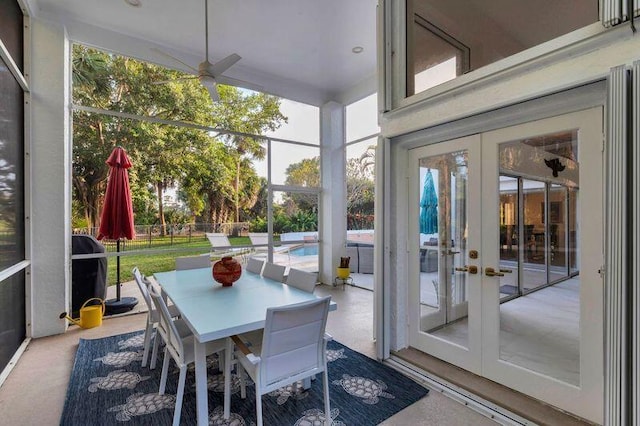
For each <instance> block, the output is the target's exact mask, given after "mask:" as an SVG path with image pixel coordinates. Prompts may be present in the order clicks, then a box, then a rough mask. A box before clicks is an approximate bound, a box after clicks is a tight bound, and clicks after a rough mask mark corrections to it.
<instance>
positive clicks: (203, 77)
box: [151, 0, 262, 102]
mask: <svg viewBox="0 0 640 426" xmlns="http://www.w3.org/2000/svg"><path fill="white" fill-rule="evenodd" d="M204 34H205V35H204V37H205V38H204V45H205V59H204V62H201V63H200V65H198V69H195V68H194V67H192V66H191V65H189V64H186V63H184V62H183V61H181V60H180V59H178V58H176V57H174V56H172V55H170V54H168V53H166V52H163V51H162V50H160V49H156V48H153V47H152V48H151V49H152V50H153V51H155V52H158V53H160V54H162V55H164V56H166V57H169V58H171V59H173V60H174V61H176V62H179V63H181V64H182V65H184V66H185V67H187V68H188V69H190V70H191V71H192V74H194V75H193V77H183V78H178V79H175V80H166V81H158V82H155V83H154V84H165V83H170V82H175V81H181V80H191V79H195V78H197V79H198V80H200V83H202V85H203V86H204V87H205V88H206V89H207V91H208V92H209V95H210V96H211V100H212V101H213V102H217V101H219V100H220V95H219V94H218V89H217V88H216V85H217V84H218V83H220V84H226V85H229V86H239V87H244V88H245V89H250V90H255V91H261V90H262V87H260V86H258V85H255V84H253V83H249V82H247V81H242V80H238V79H235V78H231V77H227V76H224V75H222V73H223V72H225V71H226V70H228V69H229V68H231V66H233V65H234V64H235V63H236V62H238V61H239V60H240V59H241V58H240V55H238V54H236V53H233V54H231V55H229V56H227V57H226V58H223V59H221V60H219V61H218V62H216V63H215V64H212V63H211V62H209V0H205V2H204Z"/></svg>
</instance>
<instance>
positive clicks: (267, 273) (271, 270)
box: [262, 262, 287, 283]
mask: <svg viewBox="0 0 640 426" xmlns="http://www.w3.org/2000/svg"><path fill="white" fill-rule="evenodd" d="M286 269H287V268H286V267H285V266H284V265H276V264H275V263H271V262H267V263H265V264H264V269H263V270H262V276H263V277H265V278H269V279H270V280H274V281H278V282H280V283H281V282H282V281H284V271H285V270H286Z"/></svg>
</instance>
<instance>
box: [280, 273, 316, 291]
mask: <svg viewBox="0 0 640 426" xmlns="http://www.w3.org/2000/svg"><path fill="white" fill-rule="evenodd" d="M317 281H318V275H317V274H315V273H313V272H307V271H301V270H300V269H295V268H289V275H287V281H286V284H287V285H290V286H291V287H295V288H299V289H300V290H303V291H306V292H307V293H313V290H314V289H315V288H316V282H317Z"/></svg>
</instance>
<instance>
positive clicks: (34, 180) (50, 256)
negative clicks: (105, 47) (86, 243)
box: [30, 19, 71, 337]
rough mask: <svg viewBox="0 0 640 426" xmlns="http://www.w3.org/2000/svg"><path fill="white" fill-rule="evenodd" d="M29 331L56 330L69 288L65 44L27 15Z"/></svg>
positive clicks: (52, 28)
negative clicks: (29, 41) (29, 40)
mask: <svg viewBox="0 0 640 426" xmlns="http://www.w3.org/2000/svg"><path fill="white" fill-rule="evenodd" d="M31 26H32V46H31V58H30V60H31V76H30V87H31V100H32V109H31V170H32V176H31V198H32V200H31V205H32V208H31V210H32V212H33V213H32V218H31V225H32V227H31V259H32V264H31V285H32V288H31V294H32V298H31V301H30V302H31V312H32V318H31V330H32V336H33V337H42V336H48V335H52V334H58V333H62V332H64V331H65V330H66V323H65V321H64V320H61V319H59V318H58V315H59V314H60V313H61V312H63V311H66V310H67V307H68V306H69V298H70V292H69V291H68V287H69V285H68V283H69V282H70V265H69V262H70V260H69V259H70V252H71V230H70V227H69V223H70V219H69V217H70V207H71V201H70V189H69V188H70V186H69V185H70V174H71V166H70V165H71V160H70V139H69V138H70V135H69V133H70V125H69V120H70V119H69V85H68V84H69V69H70V66H69V53H70V52H69V43H68V40H67V37H66V33H65V30H64V28H62V27H61V26H58V25H54V24H51V23H48V22H45V21H42V20H36V19H32V21H31Z"/></svg>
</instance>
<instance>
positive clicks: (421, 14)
mask: <svg viewBox="0 0 640 426" xmlns="http://www.w3.org/2000/svg"><path fill="white" fill-rule="evenodd" d="M407 21H408V24H407V37H406V39H407V52H406V55H407V68H406V69H407V78H406V88H407V91H406V96H407V97H409V96H412V95H414V94H417V93H420V92H421V91H424V90H427V89H429V88H431V87H434V86H437V85H439V84H441V83H444V82H446V81H449V80H451V79H453V78H455V77H457V76H460V75H462V74H464V73H466V72H470V71H474V70H477V69H479V68H482V67H484V66H486V65H489V64H491V63H493V62H496V61H499V60H500V59H503V58H507V57H509V56H511V55H514V54H516V53H518V52H522V51H524V50H526V49H529V48H531V47H534V46H537V45H539V44H542V43H544V42H546V41H549V40H552V39H554V38H557V37H560V36H562V35H564V34H567V33H570V32H571V31H574V30H577V29H579V28H582V27H585V26H587V25H589V24H592V23H594V22H597V21H598V1H597V0H563V1H556V0H532V1H527V2H496V1H490V2H487V1H483V0H450V1H437V0H407ZM425 73H426V74H425Z"/></svg>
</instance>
